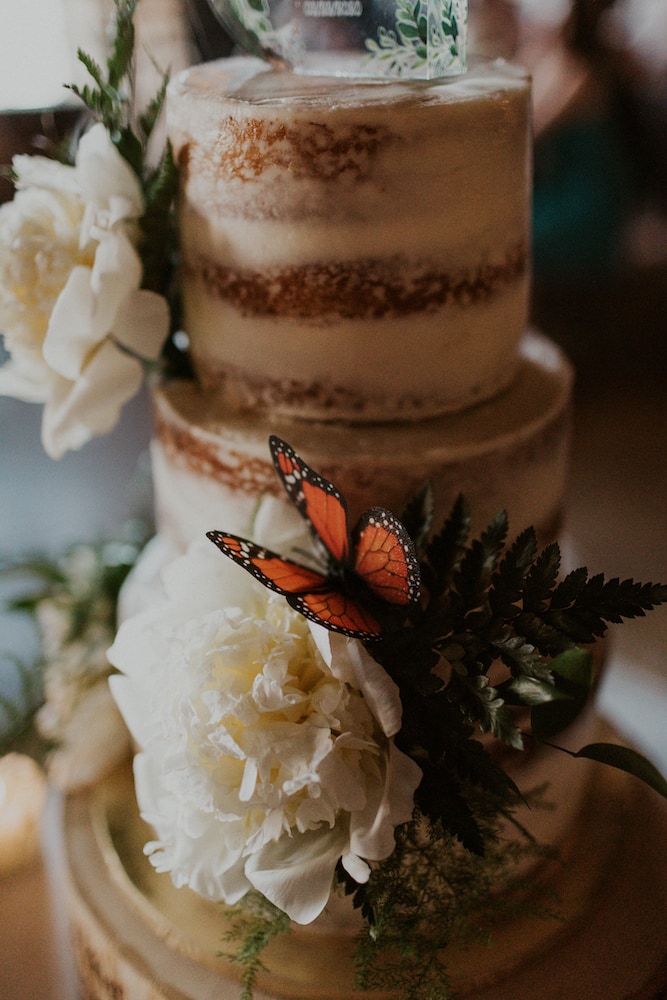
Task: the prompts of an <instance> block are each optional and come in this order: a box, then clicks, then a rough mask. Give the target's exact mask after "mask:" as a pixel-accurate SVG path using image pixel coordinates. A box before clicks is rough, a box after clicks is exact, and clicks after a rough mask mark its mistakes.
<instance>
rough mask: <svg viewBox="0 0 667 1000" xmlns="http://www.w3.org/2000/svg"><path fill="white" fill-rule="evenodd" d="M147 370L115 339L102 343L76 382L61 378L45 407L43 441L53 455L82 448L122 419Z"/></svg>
mask: <svg viewBox="0 0 667 1000" xmlns="http://www.w3.org/2000/svg"><path fill="white" fill-rule="evenodd" d="M142 380H143V369H142V367H141V365H140V363H139V362H138V361H136V360H135V359H134V358H131V357H129V356H128V355H126V354H124V353H123V352H122V351H120V350H119V349H118V348H117V347H115V346H114V345H113V344H112V343H111V342H106V343H104V344H102V346H101V347H100V348H99V350H98V351H97V352H96V353H95V356H94V358H93V359H92V360H91V361H90V362H89V363H88V364H87V365H86V368H85V370H84V372H83V374H82V375H81V376H80V377H79V378H78V379H77V381H76V382H72V381H67V380H66V379H60V380H59V382H58V383H57V384H56V386H55V388H54V392H53V395H52V397H51V399H50V400H49V401H48V402H47V403H46V405H45V406H44V414H43V417H42V444H43V446H44V450H45V451H46V453H47V454H48V455H50V456H51V458H61V457H62V456H63V455H64V453H65V452H66V451H67V450H70V449H71V450H76V449H78V448H81V447H82V446H83V445H84V444H86V442H88V441H90V439H91V438H92V437H94V436H95V435H97V434H106V433H107V432H108V431H110V430H112V429H113V427H115V425H116V423H117V422H118V418H119V416H120V411H121V408H122V406H123V404H124V403H126V402H127V401H128V399H131V398H132V396H134V395H135V393H136V392H138V390H139V386H140V385H141V382H142Z"/></svg>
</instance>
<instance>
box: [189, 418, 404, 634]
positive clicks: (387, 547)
mask: <svg viewBox="0 0 667 1000" xmlns="http://www.w3.org/2000/svg"><path fill="white" fill-rule="evenodd" d="M269 446H270V449H271V455H272V457H273V463H274V465H275V467H276V470H277V472H278V475H279V476H280V479H281V481H282V483H283V486H284V487H285V490H286V491H287V495H288V496H289V498H290V500H291V501H292V502H293V503H294V504H295V506H296V507H297V509H298V510H299V512H300V513H301V515H302V516H303V517H304V518H305V520H306V521H307V522H308V524H309V526H310V528H311V530H312V532H313V534H314V535H315V537H316V539H319V541H320V542H321V544H322V545H323V546H324V549H325V550H326V557H327V563H328V565H327V571H326V572H325V573H321V572H318V571H317V570H314V569H309V568H307V567H306V566H301V565H299V563H295V562H292V561H291V560H290V559H284V558H283V557H282V556H280V555H278V554H277V553H275V552H272V551H271V550H270V549H266V548H263V547H262V546H259V545H255V544H254V543H253V542H250V541H248V540H247V539H245V538H239V537H238V536H237V535H229V534H226V533H225V532H223V531H209V532H207V538H209V539H210V540H211V541H212V542H213V543H214V544H215V545H217V546H218V548H219V549H220V551H221V552H224V554H225V555H227V556H229V557H230V558H231V559H233V560H234V562H236V563H238V565H239V566H242V567H243V568H244V569H246V570H248V572H249V573H252V575H253V576H254V577H255V579H257V580H259V581H260V582H261V583H263V584H264V586H266V587H268V588H269V589H270V590H274V591H276V592H277V593H279V594H282V595H283V596H284V597H285V598H286V599H287V601H288V603H289V604H290V605H291V606H292V607H293V608H295V609H296V610H297V611H299V612H301V614H302V615H304V616H305V617H306V618H310V619H311V620H312V621H315V622H319V623H320V624H321V625H324V626H325V627H326V628H328V629H331V630H332V631H333V632H342V633H343V634H344V635H349V636H355V637H356V638H358V639H372V638H375V637H377V636H379V635H380V634H381V632H382V627H381V626H380V624H379V623H378V621H377V618H376V615H375V614H374V612H373V610H371V608H378V607H379V606H380V605H381V602H383V601H384V602H387V603H389V604H391V605H398V606H405V605H408V604H412V603H415V602H416V601H418V600H419V592H420V573H419V563H418V561H417V556H416V553H415V548H414V545H413V543H412V539H411V538H410V536H409V535H408V532H407V530H406V529H405V528H404V526H403V525H402V524H401V522H400V521H399V520H398V518H397V517H395V516H394V515H393V514H392V513H391V511H388V510H385V509H384V508H383V507H370V508H369V509H368V510H367V511H366V512H365V513H364V514H362V515H361V517H360V519H359V522H358V523H357V526H356V527H355V529H354V531H353V532H352V534H351V535H350V531H349V528H348V517H347V504H346V502H345V498H344V497H343V496H342V494H341V493H340V492H339V491H338V490H337V489H336V487H335V486H334V485H333V483H330V482H329V481H328V480H327V479H325V478H324V477H323V476H320V475H319V474H318V473H317V472H315V471H314V470H313V469H311V468H310V467H309V466H308V465H306V463H305V462H304V461H303V459H301V458H299V456H298V455H297V454H296V452H295V451H294V449H293V448H291V447H290V446H289V445H288V444H287V443H286V442H285V441H282V440H281V439H280V438H278V437H275V436H274V435H272V436H271V438H270V439H269Z"/></svg>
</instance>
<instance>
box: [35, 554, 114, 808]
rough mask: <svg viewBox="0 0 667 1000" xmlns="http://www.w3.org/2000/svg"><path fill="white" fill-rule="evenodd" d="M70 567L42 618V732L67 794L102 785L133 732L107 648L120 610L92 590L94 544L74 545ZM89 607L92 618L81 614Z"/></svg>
mask: <svg viewBox="0 0 667 1000" xmlns="http://www.w3.org/2000/svg"><path fill="white" fill-rule="evenodd" d="M63 570H64V572H65V574H66V576H67V587H66V588H65V587H63V588H59V589H58V591H57V592H54V594H53V595H52V596H50V597H46V598H43V599H42V600H40V601H39V603H38V604H37V608H36V620H37V625H38V628H39V631H40V638H41V645H42V656H43V659H44V663H45V667H44V704H43V706H42V707H41V708H40V710H39V712H38V714H37V720H36V722H37V728H38V730H39V732H40V733H41V735H42V736H43V737H45V738H46V739H47V740H50V741H52V742H53V743H54V745H55V749H54V750H53V751H52V752H51V754H50V755H49V757H48V761H47V765H48V774H49V777H50V779H51V780H52V781H53V782H54V783H55V784H56V785H58V786H59V787H60V788H63V789H65V790H68V791H72V790H74V789H76V788H80V787H82V786H84V785H88V784H90V783H91V782H93V781H96V780H98V779H99V778H101V777H102V776H103V775H104V774H106V773H107V772H108V771H109V770H111V768H112V767H113V766H114V765H115V764H117V763H118V762H119V761H120V760H122V759H123V758H124V757H125V756H126V755H127V753H128V752H129V749H130V740H129V734H128V731H127V727H126V726H125V723H124V722H123V719H122V717H121V715H120V712H119V711H118V708H117V706H116V703H115V702H114V700H113V698H112V697H111V692H110V691H109V685H108V677H109V673H110V670H111V667H110V664H109V660H108V659H107V649H108V648H109V644H110V642H111V641H112V639H113V634H114V623H115V608H114V607H113V606H111V602H110V600H109V599H108V598H107V599H105V598H104V597H102V596H101V595H96V596H95V597H94V598H93V597H92V595H91V589H92V588H93V586H94V581H95V579H96V577H97V573H98V570H99V562H98V557H97V554H96V553H95V552H94V551H93V549H92V548H91V547H89V546H85V545H81V546H77V547H76V548H74V549H73V550H72V551H71V552H70V553H69V554H68V555H67V557H66V559H65V561H64V565H63ZM81 606H85V609H86V614H85V619H83V620H82V621H81V625H80V627H76V628H73V624H74V621H75V619H77V618H80V617H81V616H80V615H79V614H78V612H77V609H78V608H80V607H81Z"/></svg>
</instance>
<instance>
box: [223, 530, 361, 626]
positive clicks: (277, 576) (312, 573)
mask: <svg viewBox="0 0 667 1000" xmlns="http://www.w3.org/2000/svg"><path fill="white" fill-rule="evenodd" d="M206 536H207V538H209V539H210V540H211V541H212V542H213V544H214V545H217V547H218V548H219V549H220V551H221V552H224V554H225V555H226V556H229V557H230V559H233V560H234V562H235V563H237V564H238V565H239V566H242V567H243V569H245V570H247V571H248V572H249V573H251V574H252V575H253V576H254V577H255V579H256V580H259V582H260V583H263V584H264V586H265V587H268V588H269V590H273V591H275V592H276V593H277V594H282V595H283V597H286V598H287V601H288V603H289V604H290V605H291V606H292V607H293V608H294V609H295V610H296V611H299V612H300V613H301V614H302V615H304V617H305V618H309V619H310V620H311V621H314V622H318V623H319V624H320V625H324V626H325V628H329V629H331V630H332V631H334V632H342V633H343V634H344V635H350V636H355V637H356V638H358V639H371V638H373V637H374V636H377V635H379V634H380V626H379V625H378V623H377V622H376V621H375V619H374V618H373V616H372V615H371V614H370V613H369V612H368V611H366V609H365V608H362V607H361V606H360V605H359V604H357V602H356V601H354V600H353V599H352V598H350V597H348V596H347V595H346V594H343V593H342V592H341V591H340V590H337V589H335V588H334V587H332V586H331V584H330V583H329V581H328V579H327V577H325V576H323V575H322V574H321V573H318V572H317V571H316V570H312V569H308V568H307V567H306V566H300V565H299V564H298V563H295V562H292V561H291V560H290V559H283V557H282V556H279V555H277V553H275V552H272V551H271V549H265V548H263V546H261V545H255V544H254V542H250V541H248V540H247V539H246V538H239V537H238V536H237V535H230V534H226V533H225V532H222V531H208V532H207V534H206Z"/></svg>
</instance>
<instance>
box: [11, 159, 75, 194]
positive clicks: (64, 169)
mask: <svg viewBox="0 0 667 1000" xmlns="http://www.w3.org/2000/svg"><path fill="white" fill-rule="evenodd" d="M12 169H13V170H14V173H15V174H16V175H17V179H16V187H17V189H18V190H19V191H21V190H23V189H24V188H29V187H41V188H50V189H52V190H54V191H66V192H68V193H69V194H79V193H80V191H81V187H80V184H79V179H78V177H77V172H76V169H75V168H74V167H70V166H68V165H67V164H64V163H58V161H57V160H50V159H48V158H47V157H46V156H27V155H26V156H15V157H14V158H13V159H12Z"/></svg>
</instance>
